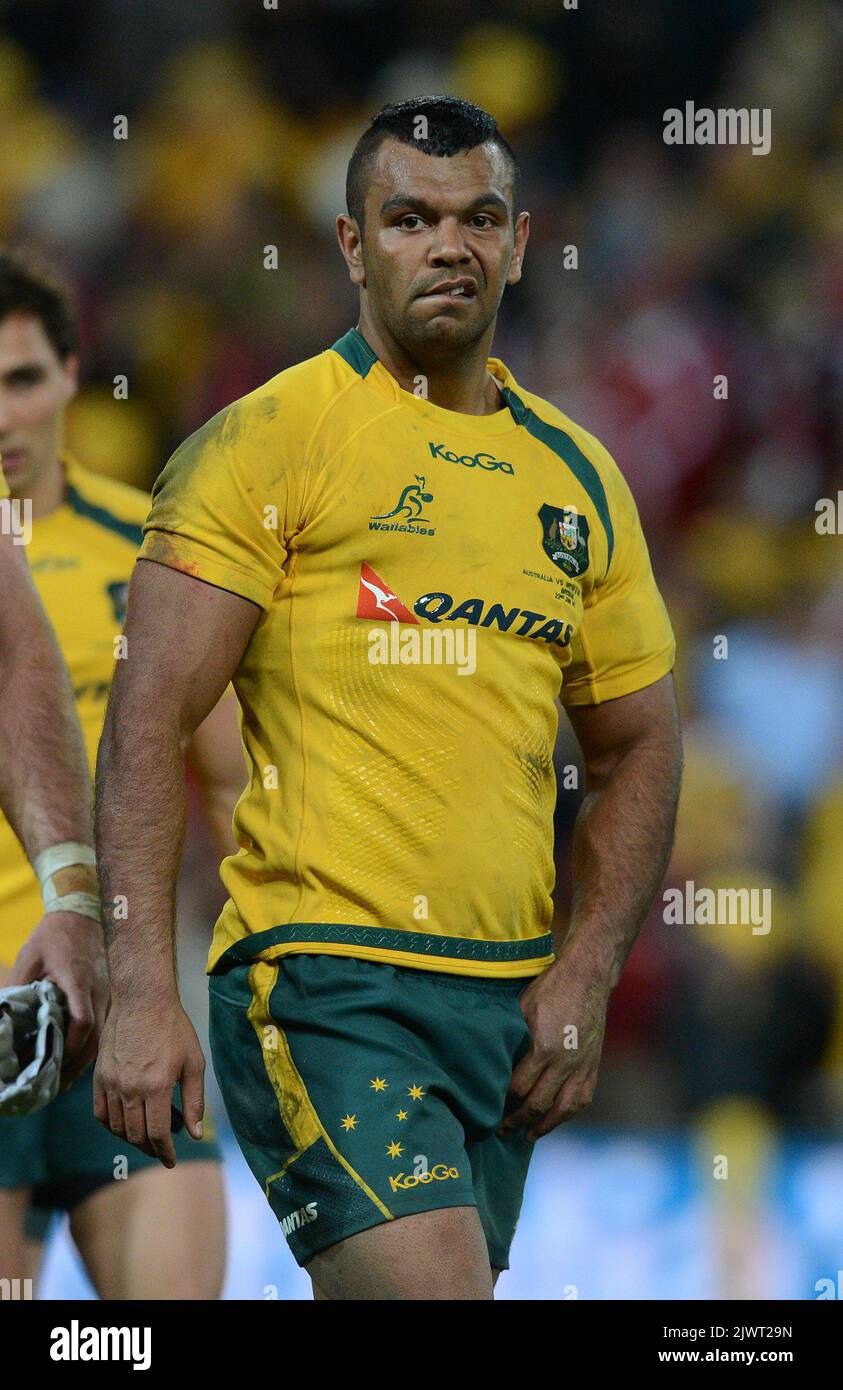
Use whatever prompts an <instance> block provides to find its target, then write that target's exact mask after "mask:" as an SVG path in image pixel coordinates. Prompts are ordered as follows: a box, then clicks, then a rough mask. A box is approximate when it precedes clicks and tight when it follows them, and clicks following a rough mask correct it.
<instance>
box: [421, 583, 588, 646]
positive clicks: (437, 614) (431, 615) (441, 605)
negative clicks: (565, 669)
mask: <svg viewBox="0 0 843 1390" xmlns="http://www.w3.org/2000/svg"><path fill="white" fill-rule="evenodd" d="M413 611H414V612H415V613H418V615H419V617H420V618H427V620H428V622H431V623H441V622H442V620H443V618H446V619H447V620H448V622H449V623H454V622H459V621H460V620H462V621H463V622H465V623H471V624H472V626H474V627H496V628H497V629H498V630H499V631H500V632H509V631H510V630H511V631H512V632H513V634H514V635H515V636H516V637H539V638H541V639H542V641H544V642H552V643H553V644H554V646H557V647H567V646H568V644H569V643H570V641H571V638H572V637H573V635H574V629H573V627H572V626H571V624H570V623H566V622H565V621H564V619H562V618H549V617H548V616H547V614H546V613H536V612H535V611H534V610H533V609H532V608H504V606H503V604H502V603H490V604H488V605H487V603H486V600H485V599H482V598H467V599H463V601H462V603H458V604H457V606H456V608H455V607H454V599H453V596H452V595H451V594H444V593H442V592H441V591H440V590H437V591H435V592H433V593H430V594H422V596H421V598H417V599H416V601H415V603H414V604H413ZM516 623H517V624H518V626H517V627H516V626H515V624H516Z"/></svg>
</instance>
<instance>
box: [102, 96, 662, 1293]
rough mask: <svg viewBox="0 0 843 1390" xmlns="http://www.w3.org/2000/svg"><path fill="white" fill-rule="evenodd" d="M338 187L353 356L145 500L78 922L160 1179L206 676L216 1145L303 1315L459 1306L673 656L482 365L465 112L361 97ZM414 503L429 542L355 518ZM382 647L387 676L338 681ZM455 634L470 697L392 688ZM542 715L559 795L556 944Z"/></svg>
mask: <svg viewBox="0 0 843 1390" xmlns="http://www.w3.org/2000/svg"><path fill="white" fill-rule="evenodd" d="M347 198H348V215H345V214H344V215H342V216H340V217H339V218H338V233H339V239H340V245H341V249H342V252H343V255H344V257H345V260H346V263H347V265H348V268H349V273H350V276H351V279H352V281H353V282H354V284H356V285H357V287H358V289H359V292H360V320H359V327H358V328H355V329H352V330H351V331H349V332H348V333H347V334H346V335H345V336H344V337H342V338H341V339H340V340H339V341H338V342H336V343H335V344H334V345H333V347H332V348H331V349H329V350H327V351H325V352H323V353H321V354H320V355H319V356H317V357H315V358H312V359H310V360H309V361H306V362H302V363H300V364H299V365H297V366H294V367H292V368H289V369H288V370H286V371H283V372H282V373H281V374H280V375H279V376H277V377H275V378H274V379H273V380H272V381H270V382H268V383H267V384H266V385H265V386H262V387H260V388H259V389H258V390H257V391H254V392H253V393H252V394H251V395H249V396H246V397H245V398H243V399H242V400H240V401H237V402H235V404H233V405H232V406H230V407H229V408H228V409H227V410H224V411H222V412H221V413H220V414H219V415H217V416H216V417H215V418H214V419H213V420H211V421H210V422H209V423H208V424H206V425H205V426H204V428H203V429H201V430H199V431H198V433H197V434H195V435H193V436H192V437H191V438H190V439H189V440H188V441H187V442H186V443H185V444H184V445H182V447H181V448H180V449H179V450H177V452H176V453H175V454H174V456H173V457H172V458H171V460H170V461H169V463H168V464H167V466H166V468H165V469H164V472H163V473H162V475H161V477H160V478H159V480H158V482H157V484H156V486H155V489H154V493H153V504H152V511H151V513H150V517H149V519H148V521H147V524H146V526H145V528H144V529H145V538H144V544H143V547H142V550H141V563H139V564H138V565H137V567H136V569H135V572H134V575H133V577H132V589H131V601H130V606H129V623H128V632H129V641H130V644H131V647H132V651H133V653H134V656H133V659H132V660H131V661H129V662H124V663H121V665H120V669H119V671H118V672H117V676H116V679H115V683H114V686H113V689H112V694H111V698H110V706H109V712H108V715H107V718H106V726H105V731H104V735H103V740H102V743H101V746H100V757H99V762H98V770H97V783H98V786H97V801H98V810H97V838H98V846H99V853H100V863H101V873H102V875H103V885H104V892H105V895H106V898H107V899H110V898H111V897H112V895H114V894H125V895H127V897H128V900H129V904H130V910H129V921H128V923H124V922H120V921H115V922H112V923H111V925H110V927H109V925H108V922H107V919H106V936H107V941H109V942H110V944H109V959H110V967H111V979H112V1006H111V1012H110V1013H109V1016H108V1019H107V1021H106V1026H105V1029H104V1031H103V1037H102V1042H101V1045H100V1053H99V1058H98V1062H97V1072H96V1079H95V1090H96V1097H95V1100H96V1106H97V1113H98V1114H99V1115H100V1116H101V1118H102V1119H103V1121H104V1122H107V1123H108V1124H109V1125H110V1127H111V1129H112V1130H113V1132H114V1133H116V1134H119V1135H124V1134H125V1135H126V1136H127V1137H128V1139H129V1140H131V1142H133V1143H136V1144H138V1145H140V1146H141V1147H142V1148H143V1149H144V1150H145V1151H146V1152H148V1153H153V1152H154V1153H158V1154H159V1155H160V1157H161V1158H162V1161H164V1162H165V1163H169V1162H172V1160H173V1145H172V1139H171V1137H170V1134H169V1096H170V1092H171V1089H172V1087H173V1085H174V1084H175V1083H176V1082H177V1081H178V1080H179V1079H180V1078H181V1081H182V1086H183V1089H184V1090H185V1093H186V1103H187V1104H188V1106H189V1108H190V1110H191V1113H194V1114H199V1113H200V1111H201V1106H202V1092H201V1067H202V1059H201V1054H200V1051H199V1047H198V1043H197V1039H196V1036H195V1033H194V1031H193V1029H192V1028H191V1026H190V1023H189V1021H188V1020H187V1018H186V1016H185V1015H184V1013H183V1011H182V1008H181V1005H180V1001H179V995H178V987H177V982H176V979H175V976H174V973H173V970H172V958H173V947H172V939H173V924H174V888H175V882H176V873H177V868H178V861H179V846H180V826H181V820H182V816H183V805H184V788H183V776H182V767H181V758H180V755H179V750H180V748H181V746H183V744H184V742H185V741H186V740H187V739H188V738H189V737H190V735H191V734H192V732H193V730H194V729H195V728H196V727H197V726H198V725H199V724H200V723H201V721H202V719H203V718H205V716H206V714H207V712H208V710H209V709H211V708H212V706H213V705H214V703H215V702H216V700H217V699H218V698H219V696H220V693H221V692H222V691H223V690H224V689H225V687H226V685H227V683H228V681H229V680H231V679H232V678H233V680H234V684H235V687H236V689H237V692H238V695H239V697H240V703H241V706H242V708H243V726H242V727H243V734H244V740H245V744H246V750H247V756H248V759H249V762H250V764H251V769H252V775H251V780H250V783H249V787H248V790H247V792H246V793H245V795H244V797H243V798H242V800H241V801H240V803H239V804H238V808H237V813H236V818H235V829H236V832H237V838H238V840H239V843H240V846H241V848H240V853H239V854H238V855H237V856H235V857H232V858H229V859H227V860H226V861H225V862H224V864H223V867H222V874H223V878H224V881H225V884H226V887H227V888H228V890H229V893H230V899H229V901H228V902H227V903H226V905H225V907H224V909H223V912H222V915H221V916H220V919H219V921H218V922H217V927H216V933H215V938H214V943H213V947H212V950H211V955H210V960H209V970H210V972H211V982H210V984H211V1045H212V1051H213V1056H214V1063H215V1070H216V1074H217V1078H218V1080H219V1083H220V1085H221V1087H222V1090H223V1094H224V1096H225V1099H226V1105H227V1108H228V1111H229V1115H230V1118H231V1120H232V1123H233V1125H234V1129H235V1132H236V1134H237V1136H238V1139H239V1142H240V1145H241V1148H242V1149H243V1152H244V1154H245V1156H246V1158H247V1160H248V1162H249V1164H250V1166H251V1168H252V1170H253V1172H254V1174H255V1176H256V1177H257V1179H258V1181H259V1182H260V1183H261V1185H262V1186H263V1187H264V1190H265V1192H266V1195H267V1197H268V1200H269V1202H270V1204H271V1206H272V1208H273V1210H274V1211H275V1213H276V1215H277V1217H278V1219H279V1222H280V1225H281V1227H282V1230H283V1231H284V1233H285V1235H286V1236H287V1239H288V1242H289V1244H290V1247H291V1249H292V1251H293V1253H294V1255H295V1257H296V1259H297V1260H298V1261H299V1263H300V1264H302V1265H303V1266H304V1267H305V1268H306V1269H307V1270H308V1272H309V1273H310V1275H311V1277H312V1280H313V1284H314V1292H315V1295H316V1297H318V1298H330V1299H384V1298H385V1299H393V1298H394V1299H431V1298H432V1299H452V1298H453V1299H488V1298H491V1297H492V1290H493V1284H494V1279H495V1277H496V1272H497V1271H498V1270H500V1269H502V1268H505V1267H506V1265H507V1262H508V1254H509V1247H510V1243H511V1240H512V1236H513V1233H514V1230H515V1225H516V1221H517V1217H518V1212H519V1208H520V1205H521V1199H522V1193H523V1188H524V1181H525V1177H526V1172H527V1166H528V1163H529V1160H530V1155H531V1152H532V1142H533V1141H534V1140H535V1139H536V1138H537V1137H539V1136H541V1135H544V1134H547V1133H548V1132H549V1131H550V1130H551V1129H553V1128H554V1127H555V1126H556V1125H558V1124H559V1123H560V1122H561V1121H563V1120H566V1119H568V1118H569V1117H570V1116H571V1115H573V1114H574V1113H575V1112H576V1111H577V1110H578V1109H580V1108H581V1107H582V1106H583V1105H585V1104H587V1103H588V1101H589V1100H590V1098H591V1095H592V1093H593V1090H594V1086H595V1080H596V1075H597V1070H598V1066H599V1061H600V1054H601V1048H602V1041H603V1033H604V1027H605V1015H606V1007H607V1003H608V999H609V996H610V994H611V991H612V989H613V987H614V985H615V984H616V983H617V980H618V978H619V975H620V972H621V970H622V968H623V964H624V961H625V959H626V956H627V954H628V952H629V950H630V948H631V946H632V943H633V941H634V939H635V937H636V935H637V932H638V930H639V927H640V925H641V922H642V921H643V919H644V916H645V915H646V912H647V910H648V908H649V905H650V904H651V902H652V900H653V898H654V896H655V893H656V891H657V889H658V885H659V883H660V881H661V877H662V874H663V872H664V869H665V866H666V863H667V859H668V855H669V851H670V846H671V841H672V835H673V824H674V816H675V809H676V801H677V796H678V786H679V770H680V760H681V753H680V737H679V727H678V716H677V708H676V698H675V692H674V687H673V679H672V676H671V674H670V672H671V670H672V666H673V659H674V641H673V634H672V632H671V628H670V624H669V621H668V618H667V614H666V612H665V608H664V605H663V603H662V600H661V598H660V595H659V593H658V590H657V588H656V585H655V582H654V579H653V575H652V571H651V567H650V562H649V557H648V554H647V548H646V544H645V542H644V538H643V535H642V532H641V527H640V523H639V520H638V515H637V512H636V508H635V504H634V502H633V499H632V496H631V494H630V492H629V489H628V487H627V486H626V484H625V482H624V480H623V478H622V476H621V474H620V472H619V471H618V468H617V466H616V465H615V463H614V462H613V460H612V459H611V458H610V457H609V455H608V454H607V453H606V451H605V449H603V448H602V446H601V445H600V444H599V443H598V442H597V440H595V439H594V438H593V437H592V436H591V435H589V434H587V433H586V432H585V431H584V430H583V429H581V428H580V427H579V426H578V425H576V424H574V423H573V422H572V421H571V420H569V419H568V418H567V417H566V416H565V415H563V414H562V413H561V411H559V410H558V409H556V408H555V407H554V406H552V405H551V404H549V403H548V402H547V401H544V400H542V399H541V398H539V397H538V396H535V395H532V394H531V393H529V392H528V391H526V390H524V389H523V388H522V387H521V386H519V385H518V383H517V382H516V381H515V379H514V377H513V375H512V373H511V371H510V370H509V369H508V368H507V367H506V366H505V365H504V364H503V363H502V362H501V361H500V360H498V359H496V358H491V357H489V349H490V347H491V342H492V337H493V333H494V328H495V321H496V315H497V311H498V306H499V304H500V300H501V297H502V295H503V292H504V289H505V287H506V286H507V285H509V284H514V283H515V282H516V281H517V280H518V279H519V278H520V275H521V270H522V263H523V258H524V253H525V248H526V245H527V236H528V223H529V217H528V214H527V213H526V212H519V211H518V208H519V206H520V192H519V178H518V171H517V166H516V163H515V159H514V156H513V154H512V151H511V150H510V148H509V146H508V145H507V144H506V142H505V141H504V140H503V138H502V137H501V135H500V134H499V132H498V131H497V127H496V125H495V122H494V120H493V119H492V118H491V117H490V116H489V115H487V113H485V112H483V111H481V110H480V109H479V108H477V107H474V106H471V105H470V104H468V103H466V102H463V101H459V100H457V99H455V98H419V99H418V100H415V101H409V102H405V103H402V104H401V105H400V106H398V107H392V108H386V109H385V110H384V111H383V112H381V114H380V115H379V116H378V117H376V118H375V120H374V121H373V122H372V124H371V125H370V127H369V128H368V130H367V131H366V132H365V133H364V134H363V136H362V137H361V140H360V142H359V143H358V145H357V147H356V149H355V152H354V154H353V156H352V159H351V162H350V165H349V171H348V180H347ZM414 477H417V478H418V477H423V478H424V480H425V491H426V492H427V493H428V494H429V496H428V497H427V498H426V500H425V507H424V511H425V526H424V527H423V528H422V527H414V526H413V524H412V519H410V520H409V521H406V522H404V523H401V524H398V523H396V524H395V525H388V526H383V525H380V524H378V522H377V519H378V518H383V517H384V516H388V515H390V514H391V509H392V514H393V515H394V509H395V508H396V504H398V505H400V504H399V502H398V499H400V498H401V497H402V493H404V492H405V490H406V489H407V487H408V486H410V487H412V484H413V478H414ZM490 537H493V540H490ZM150 562H152V563H150ZM395 623H397V624H399V625H400V634H401V643H402V648H401V657H400V659H399V660H398V661H397V662H394V663H393V664H392V665H390V664H388V663H385V662H384V660H383V659H382V658H381V659H379V660H378V661H377V662H374V661H372V660H371V659H370V657H371V653H372V650H373V645H372V644H373V641H376V642H379V643H380V646H381V651H383V642H382V640H381V639H382V638H383V634H384V633H385V632H386V633H388V631H389V629H390V625H391V624H395ZM449 625H453V626H450V630H451V631H453V630H454V627H455V626H457V625H459V626H460V627H462V628H469V627H470V628H471V629H473V631H474V632H475V633H476V638H477V642H476V671H475V673H474V674H473V676H472V677H471V679H470V680H461V679H459V678H458V674H459V673H458V670H457V668H456V666H455V665H454V664H448V663H447V662H443V661H441V660H439V661H431V662H425V661H418V662H417V661H409V660H404V659H403V658H404V655H405V653H404V648H405V647H406V649H407V651H409V652H410V654H411V655H412V652H413V650H415V649H418V648H419V647H420V646H421V645H422V644H421V643H420V642H419V641H418V635H419V630H420V629H421V630H422V631H423V632H426V634H427V636H428V637H431V638H432V637H433V636H434V635H435V634H436V633H439V634H442V633H447V631H448V630H449ZM387 645H388V646H389V647H390V648H391V645H392V644H391V643H389V644H387ZM425 645H427V644H425ZM443 645H444V644H443ZM444 650H445V651H447V647H446V646H445V647H444ZM560 689H561V698H562V700H563V702H564V703H565V705H566V706H567V708H568V712H569V714H570V717H571V720H572V723H573V726H574V728H575V730H576V733H577V735H578V737H579V739H580V742H581V744H582V747H583V751H584V755H585V761H586V765H587V769H588V788H587V794H586V797H585V800H584V802H583V805H582V808H581V810H580V813H579V818H578V821H577V827H576V836H575V845H574V860H573V863H574V906H573V914H572V920H571V923H570V926H569V930H568V932H567V935H566V936H565V937H564V939H563V940H560V941H558V942H557V943H556V953H555V955H554V950H553V942H552V936H551V920H552V902H551V890H552V887H553V830H552V815H553V807H554V799H555V784H554V775H553V761H552V755H553V746H554V738H555V733H556V726H557V710H556V705H555V701H556V698H557V696H558V695H559V694H560ZM150 865H154V866H155V869H154V872H152V871H151V870H150ZM188 1094H189V1098H188ZM399 1218H400V1219H399Z"/></svg>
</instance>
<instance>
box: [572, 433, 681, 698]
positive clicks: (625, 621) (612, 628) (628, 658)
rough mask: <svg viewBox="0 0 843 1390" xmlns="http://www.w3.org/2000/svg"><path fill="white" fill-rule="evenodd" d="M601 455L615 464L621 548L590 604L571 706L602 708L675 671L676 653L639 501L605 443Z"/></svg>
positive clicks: (610, 495) (609, 489)
mask: <svg viewBox="0 0 843 1390" xmlns="http://www.w3.org/2000/svg"><path fill="white" fill-rule="evenodd" d="M595 442H596V441H595ZM600 456H601V457H602V459H603V460H604V461H605V463H606V465H607V470H606V473H605V475H604V476H605V479H606V493H607V499H608V503H609V512H610V515H611V517H612V524H613V530H614V536H615V546H614V552H613V555H612V558H611V562H610V564H609V569H608V572H607V573H606V574H605V575H604V576H603V578H602V579H601V580H600V581H599V582H597V583H595V584H594V586H593V588H592V590H591V593H590V594H589V595H588V597H587V598H586V599H585V601H584V604H583V618H582V623H581V625H580V628H579V631H578V632H577V633H576V635H575V637H574V638H573V640H572V642H571V662H570V665H569V666H568V667H567V668H566V669H565V671H564V675H563V683H562V691H561V694H560V699H561V701H562V704H563V705H599V704H602V703H603V702H604V701H605V700H616V699H618V698H619V697H620V696H621V695H631V694H632V693H633V692H634V691H636V690H643V689H644V687H645V686H648V685H652V684H653V683H654V682H655V681H657V680H660V679H661V678H662V676H666V675H667V674H668V672H669V671H671V670H672V669H673V663H674V659H675V655H676V643H675V640H674V636H673V629H672V627H671V624H670V619H669V618H668V615H667V609H666V608H665V605H664V600H663V599H662V596H661V594H660V593H659V590H658V588H657V586H656V581H655V578H654V576H653V570H652V566H651V564H650V555H649V552H648V550H647V542H646V541H645V539H644V532H643V531H642V529H641V522H640V519H639V516H638V509H637V507H636V505H635V501H634V498H633V496H632V493H631V492H630V490H629V486H628V485H627V482H626V480H625V479H624V477H623V476H622V474H621V472H620V469H619V468H618V467H617V465H616V464H615V463H614V461H613V460H612V459H611V457H610V455H609V454H607V453H606V451H605V450H604V449H602V447H601V448H600Z"/></svg>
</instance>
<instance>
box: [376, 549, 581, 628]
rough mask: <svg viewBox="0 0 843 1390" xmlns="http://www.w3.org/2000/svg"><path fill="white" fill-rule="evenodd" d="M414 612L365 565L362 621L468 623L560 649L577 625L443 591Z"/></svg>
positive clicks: (421, 601)
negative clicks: (456, 596)
mask: <svg viewBox="0 0 843 1390" xmlns="http://www.w3.org/2000/svg"><path fill="white" fill-rule="evenodd" d="M413 611H414V612H415V613H416V614H417V615H418V616H417V617H414V616H413V613H411V612H410V610H409V608H408V607H407V605H406V604H405V603H403V602H402V600H401V599H400V598H398V596H397V594H395V593H394V592H393V590H392V589H391V588H390V587H389V585H388V584H387V583H386V582H385V581H384V580H383V579H381V577H380V575H379V574H378V573H377V572H376V571H375V570H373V569H372V567H371V565H367V564H366V563H365V561H364V562H363V564H361V566H360V584H359V586H358V589H357V616H358V618H369V619H374V620H375V621H377V622H383V621H384V620H386V621H387V622H393V623H416V624H418V621H419V618H425V619H427V621H428V622H430V623H441V622H442V621H443V620H447V621H448V622H449V623H453V622H464V623H469V624H470V625H471V626H472V627H493V628H496V629H497V631H498V632H512V634H513V636H515V637H535V638H538V639H540V640H541V641H543V642H552V643H553V645H554V646H556V647H567V646H568V645H569V643H570V641H571V638H572V637H573V635H574V628H573V625H572V624H571V623H566V622H565V620H564V619H563V618H551V617H549V616H548V615H547V614H546V613H537V612H535V610H534V609H532V608H507V607H505V606H504V604H502V603H487V601H486V600H485V599H482V598H467V599H463V600H462V602H460V603H455V600H454V597H453V595H452V594H446V593H444V592H443V591H442V590H436V591H433V592H431V593H429V594H422V595H421V597H420V598H417V599H416V601H415V603H414V604H413Z"/></svg>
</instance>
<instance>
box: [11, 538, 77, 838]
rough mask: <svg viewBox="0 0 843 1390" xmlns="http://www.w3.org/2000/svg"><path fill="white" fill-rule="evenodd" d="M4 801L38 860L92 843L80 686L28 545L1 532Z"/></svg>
mask: <svg viewBox="0 0 843 1390" xmlns="http://www.w3.org/2000/svg"><path fill="white" fill-rule="evenodd" d="M0 806H2V809H3V812H4V814H5V816H6V819H7V820H8V821H9V824H10V825H11V827H12V829H13V830H14V832H15V834H16V835H17V837H18V839H19V840H20V841H21V844H22V845H23V847H24V849H25V850H26V853H27V856H28V858H29V860H30V862H31V861H32V860H34V859H35V858H36V857H37V855H39V854H40V853H41V852H42V850H45V849H48V848H49V847H50V845H54V844H60V843H61V842H63V841H65V840H75V841H78V842H80V843H82V844H90V843H91V840H92V833H91V829H92V828H91V790H90V778H89V776H88V764H87V760H86V757H85V746H84V743H83V741H82V731H81V729H80V728H79V721H78V719H77V717H76V710H75V707H74V704H73V691H72V690H71V687H70V680H69V677H68V674H67V670H66V668H65V665H64V662H63V661H62V658H61V654H60V652H59V649H58V645H57V643H56V639H55V637H54V635H53V631H52V628H51V627H50V624H49V622H48V620H47V615H46V613H45V612H44V609H43V608H42V606H41V601H40V599H39V597H38V593H37V591H36V589H35V585H34V584H33V582H32V579H31V576H30V574H29V568H28V566H27V563H26V558H25V556H24V553H23V549H22V547H20V546H17V545H15V544H14V543H13V540H12V537H11V536H9V535H5V534H2V533H0Z"/></svg>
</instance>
